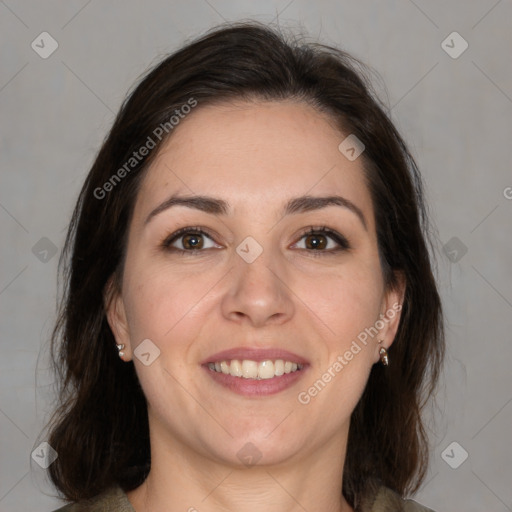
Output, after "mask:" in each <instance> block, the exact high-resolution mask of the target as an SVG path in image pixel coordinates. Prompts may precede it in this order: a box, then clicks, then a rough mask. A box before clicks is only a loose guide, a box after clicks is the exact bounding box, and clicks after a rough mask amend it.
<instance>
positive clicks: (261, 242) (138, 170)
mask: <svg viewBox="0 0 512 512" xmlns="http://www.w3.org/2000/svg"><path fill="white" fill-rule="evenodd" d="M360 69H361V68H360V66H359V65H358V64H357V63H356V62H355V61H354V60H353V59H351V58H350V57H349V56H348V55H346V54H344V53H343V52H341V51H339V50H336V49H334V48H330V47H326V46H322V45H318V44H304V43H301V44H299V43H297V42H292V41H287V40H286V39H285V38H284V37H283V36H282V35H280V34H278V33H277V32H275V31H273V30H270V29H268V28H266V27H264V26H261V25H259V24H256V23H245V24H236V25H231V26H228V27H221V28H217V29H216V30H214V31H212V32H210V33H208V34H206V35H205V36H204V37H202V38H201V39H199V40H196V41H194V42H192V43H191V44H189V45H187V46H186V47H184V48H182V49H180V50H179V51H178V52H176V53H174V54H173V55H171V56H169V57H168V58H166V59H165V60H164V61H163V62H161V63H160V64H159V65H158V66H156V67H155V68H154V69H153V70H152V71H151V72H150V73H149V74H148V75H147V76H146V77H145V78H144V79H143V80H142V81H141V82H140V84H139V85H138V86H137V87H136V89H135V90H134V91H133V93H132V94H131V96H130V97H129V98H128V100H127V101H126V102H125V104H124V105H123V107H122V108H121V111H120V113H119V115H118V116H117V118H116V120H115V123H114V126H113V128H112V130H111V132H110V134H109V135H108V137H107V139H106V140H105V142H104V144H103V147H102V148H101V150H100V152H99V154H98V156H97V158H96V161H95V163H94V165H93V167H92V169H91V171H90V173H89V175H88V176H87V179H86V182H85V185H84V187H83V189H82V191H81V194H80V197H79V200H78V203H77V206H76V208H75V211H74V214H73V218H72V221H71V225H70V229H69V233H68V237H67V240H66V248H65V251H64V253H63V258H64V260H65V259H66V258H69V264H68V266H67V267H66V272H65V282H66V290H65V296H64V299H63V302H62V310H61V314H60V319H59V322H58V324H57V326H56V329H55V333H54V343H55V349H56V351H55V356H56V357H55V358H56V363H57V368H58V370H60V371H61V378H62V395H61V407H60V408H59V410H58V411H57V412H56V414H55V416H54V419H53V421H52V422H51V425H50V434H49V439H48V441H49V443H50V445H51V446H52V447H53V448H54V449H55V450H56V452H57V453H58V458H57V460H56V461H55V462H54V463H53V464H52V465H51V466H50V468H49V472H50V476H51V478H52V480H53V482H54V484H55V486H56V487H57V489H58V490H59V491H60V492H61V493H62V495H63V496H64V497H65V498H67V499H68V500H69V501H71V502H74V503H71V504H69V505H67V506H65V507H64V508H63V509H61V510H65V511H76V510H87V511H95V510H119V511H134V510H136V511H137V512H147V511H156V512H158V511H164V510H165V511H167V512H169V511H170V512H172V511H175V510H176V511H177V510H188V511H194V510H198V511H201V512H207V511H220V510H241V509H244V510H245V509H247V508H250V509H251V510H252V511H258V510H266V511H268V510H271V511H283V510H289V511H295V510H308V511H313V510H329V511H343V512H347V511H375V512H376V511H397V510H404V511H411V510H428V509H426V508H424V507H422V506H420V505H418V504H417V503H415V502H413V501H412V500H406V499H404V496H406V495H408V494H410V493H412V492H414V491H415V490H416V489H417V488H418V487H419V485H420V483H421V482H422V480H423V478H424V475H425V472H426V469H427V461H428V460H427V455H428V445H427V439H426V435H425V431H424V427H423V424H422V421H421V411H422V408H423V406H424V404H425V403H426V401H427V400H428V399H429V398H430V397H431V396H432V393H433V390H434V386H435V384H436V380H437V377H438V373H439V369H440V365H441V362H442V356H443V347H444V345H443V328H442V322H441V306H440V300H439V296H438V292H437V289H436V285H435V282H434V278H433V276H432V270H431V263H430V260H429V253H428V244H427V241H428V239H427V236H428V226H427V219H426V216H425V212H424V204H423V198H422V189H421V180H420V176H419V174H418V171H417V168H416V166H415V163H414V161H413V159H412V157H411V156H410V154H409V152H408V150H407V148H406V146H405V144H404V142H403V140H402V139H401V137H400V135H399V134H398V133H397V131H396V130H395V128H394V127H393V125H392V123H391V121H390V120H389V118H388V117H387V116H386V114H385V112H384V110H383V108H382V107H381V106H379V103H378V101H377V100H376V99H375V98H374V96H373V94H372V93H371V89H370V88H369V86H368V85H367V84H366V82H365V80H363V78H362V77H361V72H360V71H359V70H360Z"/></svg>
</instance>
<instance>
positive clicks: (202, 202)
mask: <svg viewBox="0 0 512 512" xmlns="http://www.w3.org/2000/svg"><path fill="white" fill-rule="evenodd" d="M173 206H185V207H187V208H193V209H196V210H200V211H202V212H205V213H210V214H212V215H227V214H228V213H229V210H230V205H229V203H228V202H226V201H224V200H223V199H217V198H215V197H210V196H179V195H173V196H171V197H170V198H169V199H166V200H165V201H164V202H163V203H161V204H159V205H158V206H157V207H156V208H155V209H154V210H152V211H151V213H150V214H149V215H148V216H147V218H146V220H145V221H144V224H147V223H148V222H149V221H150V220H151V219H152V218H154V217H155V216H156V215H158V214H159V213H162V212H163V211H165V210H168V209H169V208H172V207H173ZM328 206H340V207H342V208H346V209H347V210H349V211H351V212H352V213H354V214H355V215H356V216H357V217H358V218H359V220H360V221H361V224H362V225H363V226H364V229H365V230H368V226H367V223H366V219H365V216H364V214H363V212H362V211H361V209H360V208H359V207H358V206H356V205H355V204H354V203H353V202H352V201H349V200H348V199H346V198H344V197H342V196H338V195H332V196H322V197H318V196H308V195H306V196H300V197H295V198H293V199H290V200H289V201H288V202H287V203H286V204H285V206H284V208H283V213H282V215H283V216H285V215H292V214H298V213H305V212H310V211H314V210H321V209H322V208H327V207H328Z"/></svg>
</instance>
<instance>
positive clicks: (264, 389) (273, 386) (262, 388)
mask: <svg viewBox="0 0 512 512" xmlns="http://www.w3.org/2000/svg"><path fill="white" fill-rule="evenodd" d="M233 359H238V360H239V361H243V360H244V359H250V360H252V361H256V362H261V361H266V360H268V359H270V360H276V359H283V360H284V361H291V362H294V363H300V364H302V365H303V367H302V369H301V370H297V371H295V372H292V373H285V374H283V375H280V376H276V377H272V378H271V379H261V380H257V379H245V378H243V377H233V376H232V375H226V374H224V373H219V372H214V371H212V370H210V369H209V368H208V363H215V362H220V361H232V360H233ZM201 366H202V368H203V369H204V370H205V371H206V372H208V375H209V376H210V378H211V379H212V380H213V381H215V382H216V383H218V384H220V385H221V386H223V387H224V388H227V389H229V390H230V391H232V392H234V393H237V394H239V395H243V396H248V397H257V396H268V395H274V394H276V393H279V392H281V391H284V390H285V389H288V388H290V387H291V386H293V385H294V384H295V383H296V382H297V381H298V380H300V379H301V378H302V377H303V376H304V375H305V373H306V372H307V370H308V368H309V362H308V361H307V360H306V359H304V358H303V357H301V356H299V355H297V354H294V353H293V352H290V351H288V350H282V349H278V348H269V349H258V348H246V347H238V348H233V349H230V350H223V351H222V352H217V353H215V354H212V355H211V356H209V357H208V358H207V359H205V360H204V361H202V362H201Z"/></svg>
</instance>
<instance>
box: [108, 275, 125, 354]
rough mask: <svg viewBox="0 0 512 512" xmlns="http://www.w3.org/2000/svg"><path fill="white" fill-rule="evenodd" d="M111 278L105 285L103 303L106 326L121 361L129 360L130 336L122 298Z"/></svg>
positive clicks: (113, 279)
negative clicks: (111, 335) (107, 325)
mask: <svg viewBox="0 0 512 512" xmlns="http://www.w3.org/2000/svg"><path fill="white" fill-rule="evenodd" d="M115 281H116V280H115V277H114V276H111V277H110V278H109V280H108V282H107V284H106V285H105V289H104V293H103V303H104V307H105V315H106V317H107V321H108V324H109V326H110V329H111V331H112V334H113V335H114V338H115V340H116V345H117V350H118V353H119V357H120V358H121V359H122V360H123V361H129V360H130V359H131V346H130V336H129V329H128V322H127V319H126V311H125V307H124V302H123V297H122V294H121V292H120V291H119V289H118V286H117V285H116V282H115Z"/></svg>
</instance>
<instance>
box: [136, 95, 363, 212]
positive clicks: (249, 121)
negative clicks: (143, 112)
mask: <svg viewBox="0 0 512 512" xmlns="http://www.w3.org/2000/svg"><path fill="white" fill-rule="evenodd" d="M347 135H349V134H348V133H345V134H344V133H342V132H341V131H340V130H339V129H337V128H336V127H335V126H334V123H333V121H332V119H331V118H330V117H328V116H327V115H325V114H323V113H320V112H318V111H317V110H315V109H314V108H313V107H312V106H310V105H308V104H305V103H302V102H292V101H280V102H277V101H275V102H263V101H262V102H250V103H249V102H237V103H229V104H219V105H208V106H198V107H197V108H196V109H195V110H194V111H193V113H191V114H190V115H189V116H188V117H186V118H185V119H184V120H182V121H181V123H180V125H179V126H178V127H177V128H175V131H174V132H173V134H172V136H171V137H170V138H169V139H168V141H167V142H166V143H165V145H164V146H163V147H162V148H161V149H160V151H159V154H158V156H157V158H156V159H155V161H154V162H153V164H152V165H151V166H150V168H149V169H148V170H147V173H146V176H145V177H144V180H143V182H142V186H141V189H140V192H139V196H138V199H137V205H136V215H137V212H139V213H141V214H143V213H144V212H147V211H148V210H149V209H150V208H152V207H154V206H155V204H158V203H159V202H161V201H163V200H165V199H166V198H167V197H169V195H171V194H173V193H182V194H205V195H211V196H216V197H220V198H223V199H225V200H226V201H227V202H229V203H230V204H231V205H232V206H233V208H234V210H235V211H238V212H239V213H246V212H251V213H254V207H255V206H258V205H259V206H263V205H264V206H265V208H266V209H267V210H272V209H273V208H274V207H275V208H276V209H278V208H280V207H281V206H282V204H283V203H284V202H286V201H287V200H288V199H290V198H293V197H298V196H301V195H305V194H308V195H326V194H333V193H336V194H341V195H343V196H344V197H346V198H347V199H349V200H351V201H353V202H355V203H357V205H358V206H359V208H361V209H362V210H364V211H366V212H367V213H369V212H371V210H372V205H371V199H370V195H369V191H368V189H367V186H366V181H365V177H364V169H363V162H362V158H358V159H356V160H354V161H350V160H348V159H347V158H346V157H345V156H344V155H343V154H342V153H341V152H340V151H339V149H338V146H339V144H340V143H341V142H342V141H343V139H344V138H345V137H346V136H347ZM368 216H369V217H370V218H371V215H368Z"/></svg>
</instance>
